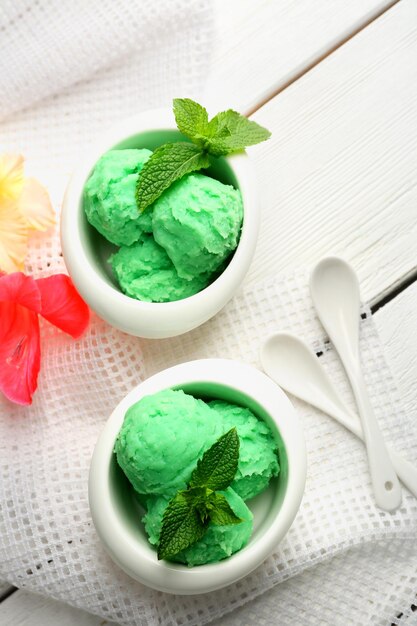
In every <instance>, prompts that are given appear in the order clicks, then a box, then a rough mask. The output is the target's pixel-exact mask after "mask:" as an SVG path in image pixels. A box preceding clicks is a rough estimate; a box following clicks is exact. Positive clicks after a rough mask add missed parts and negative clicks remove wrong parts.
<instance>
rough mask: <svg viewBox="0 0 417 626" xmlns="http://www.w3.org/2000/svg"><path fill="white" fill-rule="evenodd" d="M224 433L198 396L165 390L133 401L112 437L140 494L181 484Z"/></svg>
mask: <svg viewBox="0 0 417 626" xmlns="http://www.w3.org/2000/svg"><path fill="white" fill-rule="evenodd" d="M222 434H223V431H222V425H221V420H220V419H219V416H218V414H217V413H216V412H215V411H213V410H212V409H210V407H209V406H207V404H206V403H205V402H203V401H202V400H197V399H195V398H193V397H192V396H190V395H188V394H186V393H184V392H183V391H182V390H178V391H175V390H173V389H166V390H164V391H160V392H158V393H155V394H153V395H151V396H145V397H144V398H142V399H141V400H139V402H136V403H135V404H134V405H133V406H131V407H130V408H129V409H128V410H127V412H126V415H125V419H124V422H123V426H122V428H121V430H120V432H119V435H118V437H117V440H116V445H115V452H116V455H117V461H118V463H119V465H120V467H121V468H122V470H123V471H124V473H125V474H126V476H127V478H128V479H129V481H130V482H131V484H132V485H133V487H134V489H135V490H136V491H137V492H139V493H144V494H148V493H153V494H164V495H165V496H171V495H172V494H173V493H175V492H176V491H177V490H178V489H184V488H185V487H186V485H187V483H188V481H189V480H190V477H191V473H192V471H193V469H194V468H195V466H196V463H197V459H199V458H200V457H201V456H202V455H203V454H204V452H205V451H206V450H207V449H208V448H210V447H211V446H212V445H213V443H214V442H215V441H217V439H218V438H219V437H220V436H221V435H222Z"/></svg>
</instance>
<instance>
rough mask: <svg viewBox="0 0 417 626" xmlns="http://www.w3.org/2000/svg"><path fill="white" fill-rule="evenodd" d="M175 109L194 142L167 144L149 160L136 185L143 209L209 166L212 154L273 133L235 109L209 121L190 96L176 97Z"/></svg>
mask: <svg viewBox="0 0 417 626" xmlns="http://www.w3.org/2000/svg"><path fill="white" fill-rule="evenodd" d="M173 110H174V115H175V121H176V123H177V127H178V129H179V130H180V131H181V133H182V134H183V135H185V136H186V137H187V138H188V139H190V140H191V142H192V143H189V142H178V143H168V144H164V145H162V146H160V147H159V148H157V149H156V150H155V151H154V153H153V154H152V155H151V157H150V158H149V159H148V160H147V161H146V163H145V165H144V166H143V169H142V171H141V174H140V176H139V177H138V182H137V186H136V203H137V206H138V209H139V211H140V212H143V211H144V210H145V209H146V208H147V207H148V206H149V205H150V204H152V203H153V202H155V200H157V199H158V198H159V196H160V195H161V194H162V193H163V192H164V191H165V190H166V189H168V187H170V186H171V185H172V183H173V182H175V181H176V180H179V179H180V178H182V177H183V176H185V174H189V173H190V172H195V171H197V170H201V169H204V168H207V167H209V166H210V158H209V156H212V157H219V156H226V155H228V154H233V153H234V152H239V151H241V150H244V149H245V148H246V147H247V146H253V145H255V144H257V143H260V142H261V141H265V140H266V139H268V138H269V137H270V136H271V133H270V132H269V130H267V129H266V128H263V126H260V125H259V124H257V123H256V122H253V121H251V120H248V119H247V118H246V117H244V116H243V115H241V114H240V113H238V112H237V111H233V110H232V109H229V110H228V111H223V112H221V113H218V114H217V115H215V116H214V117H213V118H212V119H211V120H210V121H209V119H208V114H207V111H206V109H205V108H204V107H203V106H201V104H198V103H197V102H194V100H190V99H189V98H175V99H174V106H173Z"/></svg>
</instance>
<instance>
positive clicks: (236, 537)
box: [115, 389, 279, 565]
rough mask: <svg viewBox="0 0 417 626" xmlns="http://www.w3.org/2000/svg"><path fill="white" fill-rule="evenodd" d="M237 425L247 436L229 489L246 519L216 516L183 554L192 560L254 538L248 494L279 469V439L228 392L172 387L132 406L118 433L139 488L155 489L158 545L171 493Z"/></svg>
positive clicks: (211, 557)
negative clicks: (228, 521)
mask: <svg viewBox="0 0 417 626" xmlns="http://www.w3.org/2000/svg"><path fill="white" fill-rule="evenodd" d="M233 427H236V429H237V433H238V436H239V440H240V450H239V463H238V469H237V473H236V476H235V479H234V481H233V482H232V484H231V487H230V488H228V489H227V490H226V491H225V492H224V494H225V496H226V498H227V500H228V502H229V504H230V506H231V508H232V509H233V511H234V512H235V513H236V515H237V516H238V517H240V518H241V519H242V520H243V521H242V522H241V523H240V524H236V525H225V526H214V525H211V524H210V526H209V529H208V531H207V533H206V534H205V535H204V537H203V538H202V539H201V540H200V541H199V542H197V543H195V544H194V545H192V546H190V547H189V548H187V550H184V551H183V552H181V553H180V554H179V555H177V558H176V560H179V561H181V562H184V563H188V564H189V565H198V564H201V563H208V562H212V561H217V560H220V559H222V558H226V557H227V556H230V555H231V554H233V553H234V552H236V551H237V550H240V549H241V548H242V547H243V546H244V545H246V543H247V542H248V540H249V537H250V535H251V532H252V514H251V513H250V511H249V509H248V508H247V506H246V504H245V502H244V500H245V499H249V498H252V497H254V496H255V495H257V494H259V493H261V492H262V491H263V490H264V489H266V488H267V486H268V484H269V481H270V480H271V478H272V477H274V476H276V475H278V473H279V464H278V458H277V442H276V439H275V438H274V436H273V434H272V432H271V430H270V428H269V426H268V425H267V424H266V422H264V421H263V420H260V419H258V418H257V417H256V416H255V415H254V414H253V413H252V412H251V411H250V410H249V409H247V408H244V407H241V406H238V405H234V404H231V403H228V402H223V401H221V400H213V401H211V402H208V403H206V402H204V401H203V400H200V399H198V398H194V397H193V396H192V395H190V394H188V393H185V392H184V391H182V390H173V389H166V390H163V391H159V392H157V393H155V394H153V395H150V396H145V397H143V398H142V399H141V400H139V401H138V402H136V404H134V405H133V406H131V407H130V408H129V409H128V410H127V412H126V415H125V419H124V422H123V425H122V428H121V430H120V432H119V435H118V437H117V439H116V443H115V453H116V456H117V461H118V463H119V465H120V467H121V468H122V470H123V471H124V473H125V475H126V476H127V478H128V479H129V481H130V483H131V484H132V486H133V488H134V489H135V491H136V492H137V493H139V494H146V496H147V497H146V499H145V501H146V509H147V512H146V514H145V516H144V520H143V521H144V524H145V529H146V531H147V533H148V535H149V540H150V542H151V543H152V544H153V545H157V544H158V540H159V533H160V530H161V525H162V517H163V514H164V511H165V508H166V506H167V504H168V502H169V500H170V499H171V498H172V497H173V496H174V495H175V493H177V491H178V490H181V489H185V488H186V487H187V485H188V483H189V481H190V478H191V474H192V472H193V470H194V469H195V467H196V464H197V461H198V459H201V457H202V456H203V454H204V452H205V451H206V450H208V449H209V448H210V447H211V446H212V445H213V444H214V443H215V442H216V441H217V440H218V439H219V437H221V436H222V435H223V434H225V433H226V432H228V431H229V430H230V429H231V428H233ZM142 501H143V500H142Z"/></svg>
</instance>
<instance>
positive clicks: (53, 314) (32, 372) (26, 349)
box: [0, 272, 89, 404]
mask: <svg viewBox="0 0 417 626" xmlns="http://www.w3.org/2000/svg"><path fill="white" fill-rule="evenodd" d="M38 315H42V317H44V318H45V319H46V320H48V322H50V323H51V324H53V325H54V326H56V327H57V328H60V329H61V330H63V331H64V332H66V333H68V334H69V335H71V336H72V337H74V338H77V337H79V336H80V335H82V333H83V332H84V331H85V330H86V328H87V326H88V322H89V310H88V307H87V305H86V304H85V302H84V301H83V300H82V299H81V297H80V296H79V294H78V293H77V291H76V290H75V287H74V285H73V284H72V282H71V279H70V278H69V277H68V276H66V275H65V274H55V275H54V276H49V277H48V278H39V279H37V280H34V279H33V278H32V277H31V276H26V275H25V274H23V273H22V272H14V273H12V274H0V390H1V391H2V392H3V393H4V395H5V396H6V397H7V398H9V400H11V401H12V402H16V403H17V404H31V403H32V395H33V393H34V392H35V390H36V387H37V379H38V373H39V369H40V359H41V352H40V332H39V318H38Z"/></svg>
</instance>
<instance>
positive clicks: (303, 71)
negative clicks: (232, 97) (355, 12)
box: [244, 0, 401, 117]
mask: <svg viewBox="0 0 417 626" xmlns="http://www.w3.org/2000/svg"><path fill="white" fill-rule="evenodd" d="M400 1H401V0H392V2H390V3H389V4H388V5H387V6H384V7H383V8H381V9H379V10H378V11H376V12H375V13H374V14H372V15H370V16H369V18H368V19H367V20H365V21H364V22H363V23H362V24H359V26H357V28H354V29H353V30H352V31H351V32H350V33H348V34H347V35H346V36H345V37H343V38H342V39H341V40H340V41H338V42H337V43H335V44H334V45H333V46H331V47H330V48H329V49H328V50H326V52H324V53H323V54H321V55H319V56H317V57H316V58H313V59H312V61H311V63H309V64H307V65H306V66H305V67H303V68H302V69H300V71H298V72H295V73H294V74H293V75H292V76H290V78H288V80H287V81H285V83H283V84H281V85H280V86H279V87H277V88H276V89H274V90H272V91H271V92H270V93H269V94H267V95H266V96H265V98H263V99H262V100H260V101H259V103H258V104H256V105H255V106H253V107H251V108H250V109H249V110H247V111H245V113H244V114H245V115H246V117H250V116H251V115H253V114H254V113H256V111H259V109H261V108H262V107H263V106H264V105H265V104H267V103H268V102H269V101H270V100H272V99H273V98H275V97H276V96H278V95H279V94H280V93H282V92H283V91H285V89H287V88H288V87H290V86H291V85H293V84H294V83H295V82H296V81H297V80H299V79H300V78H302V76H304V75H305V74H307V73H308V72H310V71H311V70H312V69H313V68H314V67H316V65H318V64H319V63H321V62H322V61H323V60H324V59H326V58H327V57H328V56H330V55H331V54H333V52H335V51H336V50H338V49H339V48H341V47H342V46H344V45H345V43H347V42H348V41H349V40H350V39H352V38H353V37H355V36H356V35H357V34H358V33H360V32H362V31H363V30H364V29H365V28H367V26H369V25H370V24H372V22H375V21H376V20H377V19H378V18H380V17H381V16H382V15H384V13H386V12H387V11H389V10H390V9H392V7H393V6H395V5H396V4H398V3H399V2H400Z"/></svg>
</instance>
